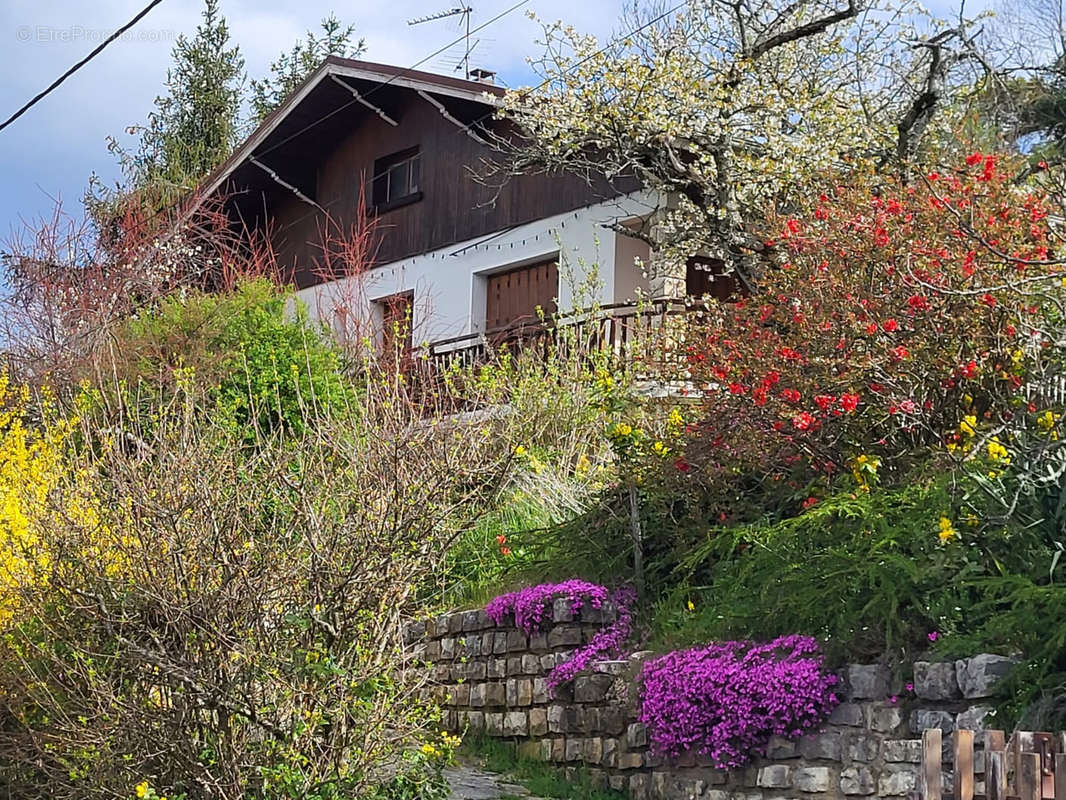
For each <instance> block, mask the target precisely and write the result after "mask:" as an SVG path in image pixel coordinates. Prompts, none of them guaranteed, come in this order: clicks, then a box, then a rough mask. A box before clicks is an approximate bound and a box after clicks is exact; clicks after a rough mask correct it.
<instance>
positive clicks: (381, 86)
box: [259, 0, 529, 158]
mask: <svg viewBox="0 0 1066 800" xmlns="http://www.w3.org/2000/svg"><path fill="white" fill-rule="evenodd" d="M528 2H529V0H519V2H517V3H515V4H514V5H513V6H511V7H510V8H508V9H506V10H505V11H501V12H500V13H499V14H497V15H496V16H495V17H493V18H492V19H490V20H489V21H488V22H483V23H481V24H480V25H478V26H477V27H476V28H471V29H470V30H469V31H468V32H466V33H464V34H463V35H462V36H460V37H459V38H458V39H455V40H454V41H451V42H448V44H446V45H444V47H441V48H440V49H438V50H434V51H433V52H432V53H430V54H429V55H428V56H425V57H424V58H421V59H419V60H418V61H416V62H415V63H414V64H412V65H411V66H409V67H405V68H404V69H402V70H400V71H399V72H397V73H396V74H395V75H393V76H392V77H391V78H389V79H388V80H387V81H385V82H383V83H379V84H378V85H377V86H375V87H374V88H372V89H370V90H369V91H368V92H365V93H364V94H363V99H364V100H365V99H367V98H369V97H370V96H372V95H373V94H374V93H375V92H378V91H381V90H382V89H384V88H385V87H386V86H388V85H389V84H391V83H392V82H393V81H395V80H398V79H399V78H402V77H403V76H404V75H407V74H408V73H410V72H412V71H413V70H415V69H417V68H418V67H420V66H422V65H423V64H425V63H426V62H427V61H429V60H430V59H431V58H436V57H437V56H439V55H440V54H441V53H443V52H445V51H446V50H449V49H451V48H452V47H455V45H457V44H459V43H460V42H462V41H464V40H465V39H466V38H467V37H468V36H469V35H470V34H472V33H477V32H478V31H481V30H484V29H485V28H487V27H488V26H489V25H492V24H493V23H494V22H496V21H497V20H500V19H503V18H504V17H506V16H507V15H508V14H510V13H511V12H513V11H517V10H518V9H519V8H521V7H522V6H524V5H525V4H526V3H528ZM357 102H358V101H357V100H349V101H348V102H347V103H344V104H343V105H341V106H338V107H337V108H335V109H333V110H332V111H330V112H329V113H328V114H325V115H324V116H322V117H319V118H318V119H316V120H314V121H313V122H309V123H308V124H307V125H305V126H304V127H302V128H300V130H298V131H296V132H295V133H293V134H292V135H291V136H286V137H285V138H284V139H282V140H281V141H280V142H278V143H277V144H275V145H274V146H273V147H269V148H267V149H266V150H264V151H262V152H261V153H259V157H260V158H262V157H263V156H266V155H268V154H270V153H273V152H274V151H275V150H277V149H278V148H279V147H281V146H282V145H285V144H288V143H289V142H291V141H292V140H293V139H295V138H296V137H297V136H302V135H303V134H305V133H307V131H309V130H310V129H311V128H313V127H315V126H316V125H320V124H322V123H323V122H325V121H326V120H327V119H329V118H330V117H332V116H333V115H334V114H339V113H340V112H341V111H344V110H345V109H346V108H350V107H351V106H353V105H355V104H356V103H357Z"/></svg>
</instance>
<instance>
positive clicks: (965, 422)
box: [959, 414, 977, 436]
mask: <svg viewBox="0 0 1066 800" xmlns="http://www.w3.org/2000/svg"><path fill="white" fill-rule="evenodd" d="M959 430H960V431H962V432H963V433H965V434H966V435H967V436H973V435H974V434H975V433H977V416H976V415H975V414H967V415H966V416H965V417H963V418H962V422H960V423H959Z"/></svg>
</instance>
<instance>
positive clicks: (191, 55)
mask: <svg viewBox="0 0 1066 800" xmlns="http://www.w3.org/2000/svg"><path fill="white" fill-rule="evenodd" d="M202 16H203V21H202V22H201V23H200V25H199V26H198V27H197V29H196V34H195V36H193V38H192V39H188V38H186V37H185V36H179V37H178V40H177V42H176V43H175V45H174V50H173V60H174V63H173V66H172V67H171V68H170V69H169V70H168V71H167V82H166V87H167V92H166V94H165V95H162V96H160V97H157V98H156V101H155V105H156V110H155V111H154V112H153V113H152V114H151V115H150V116H149V121H148V125H147V127H145V128H144V129H143V130H142V132H141V142H140V150H139V152H138V153H137V154H136V156H134V157H133V158H132V160H130V161H128V164H127V166H128V167H129V168H130V169H131V170H132V172H133V175H132V178H133V183H134V188H144V187H151V188H153V189H155V190H158V191H159V192H162V193H163V196H162V198H161V199H163V200H173V199H177V197H179V196H180V195H181V194H183V193H184V192H186V191H189V190H191V189H192V188H194V187H195V186H196V184H197V183H198V182H199V180H200V178H202V177H203V176H205V175H206V174H207V173H208V172H210V171H211V170H212V169H214V167H216V166H217V165H219V164H220V163H222V161H224V160H225V159H226V157H227V156H228V155H229V154H230V152H231V150H232V149H233V146H234V144H235V143H236V137H237V115H238V112H239V111H240V103H241V88H242V86H241V84H242V81H243V75H244V59H243V57H242V56H241V54H240V49H239V48H238V47H237V46H236V45H232V46H231V45H230V33H229V26H228V25H227V24H226V18H225V17H224V16H222V14H221V12H220V11H219V0H205V4H204V10H203V12H202Z"/></svg>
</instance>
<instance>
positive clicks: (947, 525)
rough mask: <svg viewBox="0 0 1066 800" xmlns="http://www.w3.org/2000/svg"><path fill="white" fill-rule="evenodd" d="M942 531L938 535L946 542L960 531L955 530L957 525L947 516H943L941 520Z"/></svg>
mask: <svg viewBox="0 0 1066 800" xmlns="http://www.w3.org/2000/svg"><path fill="white" fill-rule="evenodd" d="M939 527H940V531H939V532H938V533H937V536H939V537H940V541H941V542H946V541H947V540H948V539H953V538H955V537H956V536H958V535H959V534H958V532H957V531H956V530H955V525H954V524H953V523H952V521H951V520H950V519H948V518H947V517H941V518H940V522H939Z"/></svg>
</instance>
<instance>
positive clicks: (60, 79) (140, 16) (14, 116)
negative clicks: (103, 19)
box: [0, 0, 163, 131]
mask: <svg viewBox="0 0 1066 800" xmlns="http://www.w3.org/2000/svg"><path fill="white" fill-rule="evenodd" d="M161 2H163V0H152V2H150V3H149V4H148V5H147V6H145V7H144V8H143V9H142V10H141V11H140V12H139V13H138V14H137V16H135V17H134V18H133V19H131V20H130V21H129V22H127V23H126V24H125V25H123V26H122V27H121V28H119V29H118V30H117V31H115V32H114V33H112V34H111V35H110V36H108V37H107V39H105V40H104V41H103V42H101V43H100V44H99V45H98V46H97V47H96V48H95V49H94V50H93V51H92V52H91V53H89V55H87V56H85V58H83V59H82V60H81V61H79V62H78V63H77V64H75V65H74V66H73V67H71V68H70V69H68V70H67V71H66V72H64V73H63V74H62V75H60V76H59V77H58V78H56V79H55V81H53V82H52V84H51V85H50V86H49V87H48V88H47V89H45V90H44V91H42V92H40V93H39V94H37V95H36V96H35V97H34V98H32V99H31V100H30V101H29V102H28V103H26V105H24V106H23V107H22V108H20V109H19V110H18V111H16V112H15V113H14V114H12V115H11V116H10V117H8V118H7V119H6V120H4V121H3V122H2V123H0V131H2V130H3V129H4V128H6V127H7V126H8V125H10V124H11V123H12V122H14V121H15V120H17V119H18V118H19V117H21V116H22V115H23V114H25V113H26V112H27V111H29V110H30V109H31V108H33V107H34V106H35V105H37V104H38V103H39V102H41V101H42V100H44V98H45V97H47V96H48V95H50V94H51V93H52V92H53V91H55V90H56V88H58V87H59V84H61V83H62V82H63V81H65V80H66V79H67V78H69V77H70V76H71V75H73V74H74V73H75V72H77V71H78V70H79V69H81V68H82V67H84V66H85V65H86V64H88V63H89V62H90V61H92V60H93V59H94V58H96V56H98V55H99V54H100V53H101V52H102V51H103V49H104V48H105V47H107V46H108V45H109V44H111V43H112V42H113V41H115V39H117V38H119V37H120V36H121V35H122V34H124V33H125V32H126V31H128V30H129V29H130V28H132V27H133V26H134V25H136V24H137V23H138V22H140V21H141V20H142V19H144V17H145V15H147V14H148V12H149V11H151V10H152V9H153V8H155V7H156V6H157V5H159V4H160V3H161Z"/></svg>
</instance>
